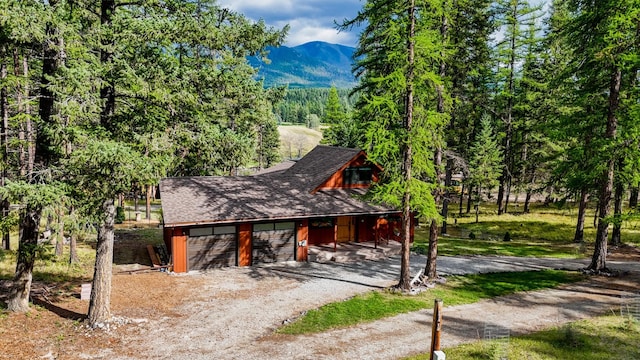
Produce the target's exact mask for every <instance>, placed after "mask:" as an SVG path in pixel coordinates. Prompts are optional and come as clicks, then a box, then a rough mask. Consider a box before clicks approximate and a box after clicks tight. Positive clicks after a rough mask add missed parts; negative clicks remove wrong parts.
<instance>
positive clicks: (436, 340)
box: [429, 299, 442, 360]
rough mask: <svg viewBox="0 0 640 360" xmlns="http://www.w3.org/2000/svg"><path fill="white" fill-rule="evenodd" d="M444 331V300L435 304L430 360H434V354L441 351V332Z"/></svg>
mask: <svg viewBox="0 0 640 360" xmlns="http://www.w3.org/2000/svg"><path fill="white" fill-rule="evenodd" d="M441 330H442V299H436V300H435V301H434V303H433V322H432V323H431V349H430V350H429V353H430V356H429V360H433V353H434V352H435V351H438V350H440V332H441Z"/></svg>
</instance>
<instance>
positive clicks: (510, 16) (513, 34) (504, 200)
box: [496, 0, 540, 214]
mask: <svg viewBox="0 0 640 360" xmlns="http://www.w3.org/2000/svg"><path fill="white" fill-rule="evenodd" d="M539 9H540V6H538V7H532V6H530V4H529V2H527V1H525V0H500V1H498V2H497V4H496V13H497V14H498V15H499V16H500V18H501V25H502V28H503V30H504V38H503V39H502V41H501V42H500V43H498V46H497V49H496V50H497V62H498V65H497V66H498V70H497V86H498V87H499V88H500V93H499V99H500V100H501V102H502V104H501V110H500V114H501V118H502V121H503V123H504V125H503V130H502V131H503V132H504V140H503V147H504V161H505V166H504V167H503V170H502V176H501V177H500V186H499V188H498V198H497V202H498V214H502V213H503V212H506V210H507V207H508V203H509V195H510V189H511V183H512V180H513V179H512V174H513V173H514V172H515V167H514V164H515V153H514V144H513V140H514V125H515V124H514V123H515V122H516V119H514V105H515V100H516V83H517V80H518V78H519V76H520V74H519V69H518V63H520V62H521V61H522V60H524V59H523V52H524V51H523V50H524V47H525V46H526V44H527V40H528V39H527V36H526V33H525V30H526V29H527V28H529V27H530V26H533V25H535V21H536V19H537V18H538V17H539V16H540V15H539V13H538V11H539Z"/></svg>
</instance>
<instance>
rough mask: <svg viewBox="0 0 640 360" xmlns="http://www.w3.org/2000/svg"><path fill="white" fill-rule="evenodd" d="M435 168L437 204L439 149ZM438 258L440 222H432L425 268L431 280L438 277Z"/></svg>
mask: <svg viewBox="0 0 640 360" xmlns="http://www.w3.org/2000/svg"><path fill="white" fill-rule="evenodd" d="M434 160H435V168H436V183H437V184H438V185H437V186H436V190H435V191H434V196H433V197H434V200H435V203H436V204H437V203H438V202H439V199H440V177H441V175H442V174H441V173H440V165H441V162H442V149H441V148H439V147H438V148H437V149H436V154H435V156H434ZM437 258H438V220H436V219H433V220H431V225H429V249H428V251H427V264H426V265H425V267H424V275H425V276H426V277H427V278H429V279H434V278H436V277H438V273H437V269H436V262H437Z"/></svg>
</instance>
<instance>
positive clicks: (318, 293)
mask: <svg viewBox="0 0 640 360" xmlns="http://www.w3.org/2000/svg"><path fill="white" fill-rule="evenodd" d="M411 264H412V274H415V273H417V272H418V271H419V270H420V269H421V268H422V267H423V266H424V264H425V258H424V257H422V256H417V255H414V256H412V258H411ZM586 264H587V262H586V260H585V261H581V260H558V259H534V258H511V257H439V258H438V269H439V272H440V273H442V274H445V275H447V274H467V273H479V272H500V271H525V270H539V269H544V268H563V269H579V268H583V267H585V266H586ZM609 264H610V266H611V267H612V268H618V269H622V270H627V271H640V265H639V264H638V263H637V262H627V263H623V262H610V263H609ZM399 273H400V260H399V258H398V257H394V258H390V259H387V260H380V261H365V262H362V263H355V264H353V263H352V264H349V263H347V264H344V263H343V264H341V263H325V264H321V263H292V264H284V265H271V266H257V267H245V268H226V269H220V270H215V271H210V272H206V273H190V274H186V275H172V276H184V277H190V278H197V279H198V280H199V283H201V284H202V286H201V287H200V288H198V289H194V290H193V291H191V292H190V293H189V294H183V295H184V296H185V301H183V302H182V304H181V305H180V307H179V308H177V309H174V310H175V312H176V313H178V314H179V316H167V317H163V318H150V319H146V321H143V322H139V324H138V325H137V326H133V327H130V328H129V329H128V330H127V333H126V334H122V336H124V337H126V339H127V343H128V345H127V347H128V348H129V349H128V351H127V352H126V354H127V355H122V354H124V352H122V351H119V349H111V348H108V347H105V348H104V349H103V350H102V351H101V352H100V353H98V354H95V353H94V354H81V356H82V358H92V359H101V358H104V359H107V358H108V359H148V358H154V359H189V360H198V359H267V358H269V359H394V358H401V357H404V356H409V355H412V354H415V353H419V352H426V351H428V346H429V345H428V344H429V335H430V328H431V317H432V315H431V313H430V312H429V311H419V312H414V313H409V314H403V315H399V316H395V317H392V318H388V319H383V320H379V321H375V322H372V323H367V324H362V325H358V326H354V327H350V328H347V329H339V330H332V331H328V332H324V333H320V334H312V335H303V336H289V335H278V334H274V330H275V329H276V328H277V327H278V326H279V325H281V324H282V322H283V321H286V320H287V319H291V318H294V317H296V316H298V315H299V314H300V313H301V312H303V311H306V310H309V309H313V308H316V307H318V306H321V305H323V304H325V303H328V302H333V301H338V300H341V299H345V298H348V297H350V296H353V295H355V294H357V293H362V292H366V291H369V290H374V289H380V288H385V287H388V286H391V285H393V284H395V283H396V282H397V277H398V274H399ZM594 279H595V278H594ZM635 279H636V280H637V277H636V278H635ZM614 282H615V281H604V282H600V283H598V284H597V285H596V286H598V291H591V290H590V289H591V288H590V287H589V286H585V285H573V287H571V286H567V287H564V288H562V289H560V290H546V291H540V292H533V293H526V294H519V295H512V296H507V297H503V298H498V299H492V300H489V301H483V302H480V303H476V304H470V305H463V306H456V307H450V308H446V307H445V313H444V314H445V315H444V318H445V320H444V329H445V330H444V334H443V340H442V343H443V346H451V345H455V344H458V343H461V342H469V341H473V340H475V339H477V338H478V336H479V332H478V331H479V330H478V329H481V328H482V326H483V325H484V324H485V323H486V322H491V323H493V324H496V325H500V326H505V327H509V328H510V329H511V330H512V332H513V333H520V332H527V331H533V330H536V329H539V328H542V327H546V326H550V325H556V324H561V323H563V322H566V321H571V320H575V319H578V318H583V317H587V316H593V315H594V314H599V313H604V312H606V311H607V309H609V308H611V307H617V306H619V303H620V295H623V294H625V293H628V292H629V291H632V287H631V288H629V289H628V291H627V292H625V288H624V287H622V289H623V290H619V289H620V288H621V287H618V290H616V289H613V290H611V289H609V290H606V289H607V287H608V285H611V284H613V283H614ZM636 285H638V284H636ZM638 287H640V285H638ZM168 290H169V289H168ZM635 291H637V289H636V290H635ZM445 306H446V304H445ZM507 314H508V316H505V315H507ZM131 354H139V356H137V355H131Z"/></svg>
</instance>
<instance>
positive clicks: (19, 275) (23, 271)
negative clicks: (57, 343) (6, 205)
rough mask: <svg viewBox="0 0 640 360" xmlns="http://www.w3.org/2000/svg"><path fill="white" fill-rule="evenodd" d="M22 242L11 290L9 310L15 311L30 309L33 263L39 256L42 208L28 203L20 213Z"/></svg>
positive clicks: (8, 302)
mask: <svg viewBox="0 0 640 360" xmlns="http://www.w3.org/2000/svg"><path fill="white" fill-rule="evenodd" d="M20 215H21V216H20V243H19V245H18V259H17V263H16V274H15V276H14V277H13V285H12V287H11V290H10V291H9V297H8V300H7V310H9V311H14V312H26V311H29V294H30V292H31V280H32V277H33V264H34V263H35V260H36V256H37V246H38V230H39V229H38V227H39V226H40V217H41V216H42V209H40V208H34V207H31V206H30V205H27V208H26V209H25V210H24V212H22V213H21V214H20Z"/></svg>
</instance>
